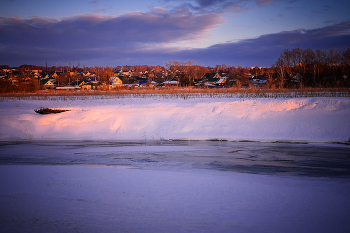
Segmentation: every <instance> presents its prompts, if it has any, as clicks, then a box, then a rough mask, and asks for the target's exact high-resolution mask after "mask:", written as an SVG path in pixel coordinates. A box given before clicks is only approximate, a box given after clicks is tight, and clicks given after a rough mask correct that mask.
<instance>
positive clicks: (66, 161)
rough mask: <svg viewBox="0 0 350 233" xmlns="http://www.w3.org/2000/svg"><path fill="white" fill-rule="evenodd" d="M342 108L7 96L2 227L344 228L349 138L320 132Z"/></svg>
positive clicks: (349, 228)
mask: <svg viewBox="0 0 350 233" xmlns="http://www.w3.org/2000/svg"><path fill="white" fill-rule="evenodd" d="M40 107H49V108H63V109H68V110H71V111H69V112H64V113H59V114H52V115H39V114H37V113H35V112H34V109H38V108H40ZM349 116H350V100H349V98H309V99H306V98H305V99H304V98H296V99H245V100H243V99H237V98H196V99H171V98H168V99H167V98H120V99H103V98H92V97H91V98H87V99H76V100H70V99H67V100H64V99H51V100H18V99H5V100H2V101H0V207H1V208H0V209H1V211H0V229H1V230H0V232H238V233H241V232H242V233H246V232H254V233H255V232H278V233H280V232H350V222H349V221H348V219H349V217H350V197H349V193H350V182H349V180H350V179H349V178H350V160H349V158H350V147H349V146H348V145H346V144H334V143H325V142H341V143H343V142H346V141H348V140H349V138H350V134H349V132H350V123H349V120H348V119H349ZM168 139H182V140H168ZM183 139H192V140H183ZM207 139H227V141H215V140H214V141H213V140H212V141H207ZM247 141H254V142H247ZM272 142H274V143H272ZM287 142H288V143H287Z"/></svg>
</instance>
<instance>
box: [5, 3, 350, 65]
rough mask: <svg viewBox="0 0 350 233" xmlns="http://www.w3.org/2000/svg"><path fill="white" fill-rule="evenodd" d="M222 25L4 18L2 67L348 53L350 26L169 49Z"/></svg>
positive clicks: (154, 16)
mask: <svg viewBox="0 0 350 233" xmlns="http://www.w3.org/2000/svg"><path fill="white" fill-rule="evenodd" d="M220 23H222V19H221V18H220V17H219V16H218V15H217V14H193V13H191V12H190V11H188V10H186V8H183V9H182V10H181V9H180V8H179V9H176V10H174V11H173V12H171V13H170V12H169V11H166V10H164V9H161V8H156V9H153V10H152V11H151V12H149V13H142V12H133V13H130V14H126V15H123V16H118V17H111V16H109V17H107V16H101V15H94V14H89V15H80V16H76V17H69V18H64V19H60V20H59V19H54V18H42V17H33V18H31V19H21V18H6V17H0V54H1V56H0V64H8V65H10V66H17V65H21V64H34V65H44V64H45V63H46V62H48V64H49V65H50V64H51V65H54V64H56V63H58V64H62V65H67V64H68V62H72V64H77V63H78V62H80V64H84V65H87V66H93V65H103V66H105V65H112V66H117V65H137V64H147V65H164V62H166V61H169V60H174V59H175V60H181V61H185V60H193V61H195V62H196V63H197V64H199V65H208V66H213V65H216V64H227V65H234V66H237V65H238V64H240V65H242V66H271V65H272V64H273V63H275V62H276V60H277V59H278V57H279V54H280V53H281V52H282V51H283V49H284V48H288V49H293V48H295V47H300V48H302V49H306V48H308V47H311V48H312V49H313V50H316V49H331V48H333V49H345V48H347V47H348V46H349V45H350V43H349V41H350V22H349V21H346V22H342V23H338V24H332V25H328V26H326V27H323V28H317V29H311V30H306V29H298V30H293V31H285V32H280V33H274V34H267V35H262V36H260V37H258V38H254V39H246V40H240V41H235V42H229V43H223V44H216V45H213V46H210V47H208V48H201V49H183V48H180V47H171V46H169V43H170V44H174V43H175V42H181V41H184V40H198V39H200V38H201V37H202V36H205V34H206V33H207V32H208V30H209V29H210V28H213V27H216V26H217V25H219V24H220Z"/></svg>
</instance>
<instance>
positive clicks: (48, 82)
mask: <svg viewBox="0 0 350 233" xmlns="http://www.w3.org/2000/svg"><path fill="white" fill-rule="evenodd" d="M40 85H41V86H44V87H45V88H46V89H52V88H54V87H55V84H54V83H53V82H52V81H51V80H50V79H42V80H40Z"/></svg>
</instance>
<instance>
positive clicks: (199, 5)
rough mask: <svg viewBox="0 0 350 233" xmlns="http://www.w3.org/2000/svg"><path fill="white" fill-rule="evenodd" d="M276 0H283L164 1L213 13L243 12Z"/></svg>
mask: <svg viewBox="0 0 350 233" xmlns="http://www.w3.org/2000/svg"><path fill="white" fill-rule="evenodd" d="M277 1H283V0H183V1H181V0H180V1H179V0H174V1H171V0H170V1H168V0H166V2H174V3H175V2H176V3H177V2H180V3H179V4H180V6H184V7H187V8H190V9H191V10H193V11H198V12H215V13H227V12H233V13H238V12H245V11H248V10H250V9H253V8H256V7H263V6H266V5H271V4H273V3H274V2H277Z"/></svg>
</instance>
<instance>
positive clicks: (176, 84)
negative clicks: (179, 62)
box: [162, 80, 179, 87]
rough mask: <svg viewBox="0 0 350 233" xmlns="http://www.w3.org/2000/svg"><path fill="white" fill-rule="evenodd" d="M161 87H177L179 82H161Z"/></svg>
mask: <svg viewBox="0 0 350 233" xmlns="http://www.w3.org/2000/svg"><path fill="white" fill-rule="evenodd" d="M162 85H164V86H165V87H170V86H178V85H179V81H176V80H169V81H165V82H163V83H162Z"/></svg>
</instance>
